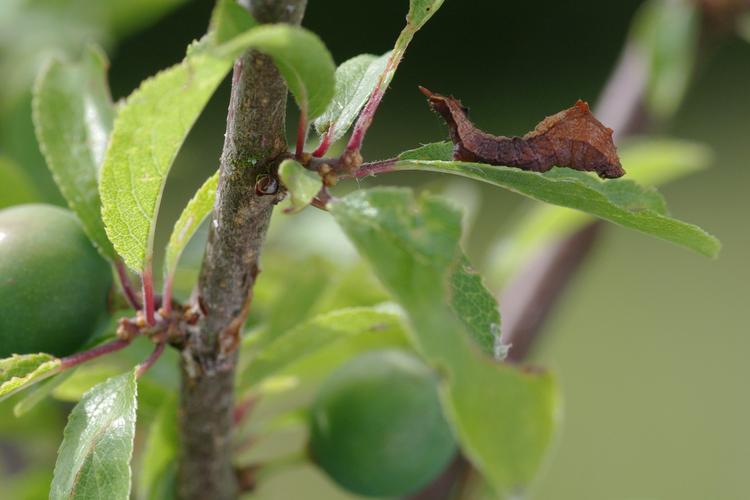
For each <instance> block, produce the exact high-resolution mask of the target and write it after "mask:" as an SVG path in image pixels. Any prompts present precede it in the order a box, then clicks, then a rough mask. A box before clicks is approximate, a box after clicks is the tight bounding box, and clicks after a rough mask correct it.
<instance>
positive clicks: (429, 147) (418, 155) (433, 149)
mask: <svg viewBox="0 0 750 500" xmlns="http://www.w3.org/2000/svg"><path fill="white" fill-rule="evenodd" d="M398 159H399V160H402V161H406V160H439V161H452V160H453V143H452V142H450V141H441V142H432V143H430V144H423V145H422V146H420V147H418V148H416V149H410V150H408V151H404V152H403V153H401V154H400V155H398Z"/></svg>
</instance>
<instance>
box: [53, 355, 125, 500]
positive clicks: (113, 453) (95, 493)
mask: <svg viewBox="0 0 750 500" xmlns="http://www.w3.org/2000/svg"><path fill="white" fill-rule="evenodd" d="M136 396H137V384H136V378H135V370H132V371H129V372H127V373H124V374H122V375H118V376H117V377H112V378H110V379H108V380H106V381H105V382H102V383H101V384H99V385H97V386H95V387H93V388H92V389H91V390H89V391H88V392H87V393H86V394H84V396H83V398H82V399H81V401H80V402H79V403H78V404H77V405H76V406H75V408H73V411H71V412H70V416H69V417H68V424H67V425H66V426H65V432H64V434H63V442H62V444H61V445H60V450H59V451H58V453H57V462H56V463H55V472H54V477H53V479H52V486H51V488H50V495H49V497H50V499H51V500H57V499H72V498H80V499H89V498H108V499H112V500H120V499H122V500H127V498H129V496H130V457H131V455H132V453H133V438H134V437H135V419H136V406H137V401H138V400H137V397H136Z"/></svg>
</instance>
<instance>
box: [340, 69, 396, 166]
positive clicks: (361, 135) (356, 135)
mask: <svg viewBox="0 0 750 500" xmlns="http://www.w3.org/2000/svg"><path fill="white" fill-rule="evenodd" d="M388 70H389V67H387V68H386V70H385V71H384V72H383V75H385V74H386V73H387V72H388ZM383 75H381V77H380V79H381V81H382V79H383ZM384 95H385V92H384V91H383V90H381V88H380V84H378V86H377V87H376V89H375V91H374V92H373V93H372V96H370V100H369V101H367V104H366V105H365V109H364V110H362V114H360V115H359V118H358V119H357V123H356V125H354V132H352V136H351V137H350V138H349V143H348V144H347V145H346V150H347V151H359V150H360V149H361V148H362V141H364V139H365V134H367V129H369V128H370V125H371V124H372V119H373V117H374V116H375V112H376V111H377V110H378V106H379V105H380V101H382V100H383V96H384Z"/></svg>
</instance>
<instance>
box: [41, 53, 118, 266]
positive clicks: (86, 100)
mask: <svg viewBox="0 0 750 500" xmlns="http://www.w3.org/2000/svg"><path fill="white" fill-rule="evenodd" d="M108 64H109V63H108V62H107V57H106V55H105V54H104V52H102V50H101V49H99V48H97V47H95V46H90V47H88V49H87V50H86V52H85V53H84V55H83V58H82V60H81V61H80V62H79V63H77V64H68V63H63V62H62V61H59V60H52V61H51V62H50V64H49V65H48V66H47V67H46V69H45V70H44V71H43V72H42V73H41V74H40V75H39V78H38V79H37V82H36V85H35V87H34V100H33V108H32V109H33V117H34V127H35V130H36V137H37V140H38V141H39V145H40V147H41V150H42V153H43V154H44V157H45V159H46V160H47V165H48V167H49V169H50V171H51V172H52V176H53V177H54V179H55V182H56V183H57V186H58V187H59V188H60V192H61V193H62V194H63V196H64V197H65V199H66V201H67V202H68V205H69V206H70V208H71V210H73V211H74V212H75V213H76V215H77V216H78V219H79V220H80V221H81V224H82V225H83V229H84V231H85V232H86V234H87V235H88V237H89V238H90V239H91V241H93V242H94V245H95V246H96V247H97V248H98V249H99V251H100V252H101V253H102V255H104V256H105V257H107V258H109V259H112V258H114V257H115V252H114V249H113V248H112V244H111V243H110V242H109V240H108V239H107V235H106V233H105V231H104V224H103V223H102V218H101V208H100V207H101V201H100V199H99V191H98V185H97V184H98V179H99V167H100V166H101V163H102V161H103V159H104V152H105V150H106V148H107V143H108V141H109V135H110V132H111V130H112V122H113V120H114V117H115V108H114V105H113V104H112V99H111V97H110V94H109V86H108V85H107V66H108Z"/></svg>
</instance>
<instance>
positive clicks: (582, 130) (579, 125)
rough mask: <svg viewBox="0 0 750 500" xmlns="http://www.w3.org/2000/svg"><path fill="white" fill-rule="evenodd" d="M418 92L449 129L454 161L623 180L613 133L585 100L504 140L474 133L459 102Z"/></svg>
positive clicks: (477, 131) (503, 138) (426, 91)
mask: <svg viewBox="0 0 750 500" xmlns="http://www.w3.org/2000/svg"><path fill="white" fill-rule="evenodd" d="M419 90H421V91H422V93H423V94H424V95H426V96H427V98H428V99H429V103H430V108H432V110H433V111H435V112H436V113H438V114H439V115H440V116H442V117H443V119H444V120H445V122H446V123H447V124H448V127H449V128H450V134H451V140H452V141H453V145H454V146H453V158H454V159H456V160H459V161H472V162H480V163H489V164H490V165H506V166H510V167H518V168H521V169H523V170H531V171H534V172H546V171H547V170H549V169H551V168H552V167H553V166H558V167H568V168H573V169H575V170H583V171H589V172H596V173H597V174H598V175H599V177H602V178H604V179H614V178H617V177H621V176H623V175H625V171H624V170H623V169H622V165H620V159H619V157H618V156H617V148H616V147H615V144H614V142H613V141H612V133H613V132H612V129H611V128H607V127H605V126H604V125H602V123H601V122H600V121H599V120H597V119H596V118H594V115H593V114H591V111H590V110H589V105H588V104H587V103H586V102H584V101H581V100H579V101H578V102H577V103H576V104H575V106H573V107H571V108H568V109H566V110H564V111H560V112H559V113H557V114H556V115H552V116H548V117H547V118H545V119H544V120H542V121H541V122H540V123H539V124H538V125H537V126H536V128H534V130H532V131H531V132H529V133H528V134H526V135H524V136H523V137H505V136H495V135H491V134H488V133H486V132H483V131H481V130H479V129H478V128H476V127H475V126H474V124H473V123H471V121H469V118H468V117H467V116H466V111H467V110H466V108H465V107H464V106H463V105H462V104H461V102H460V101H459V100H457V99H455V98H453V97H446V96H442V95H440V94H435V93H433V92H430V91H429V90H427V89H426V88H424V87H419Z"/></svg>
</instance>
